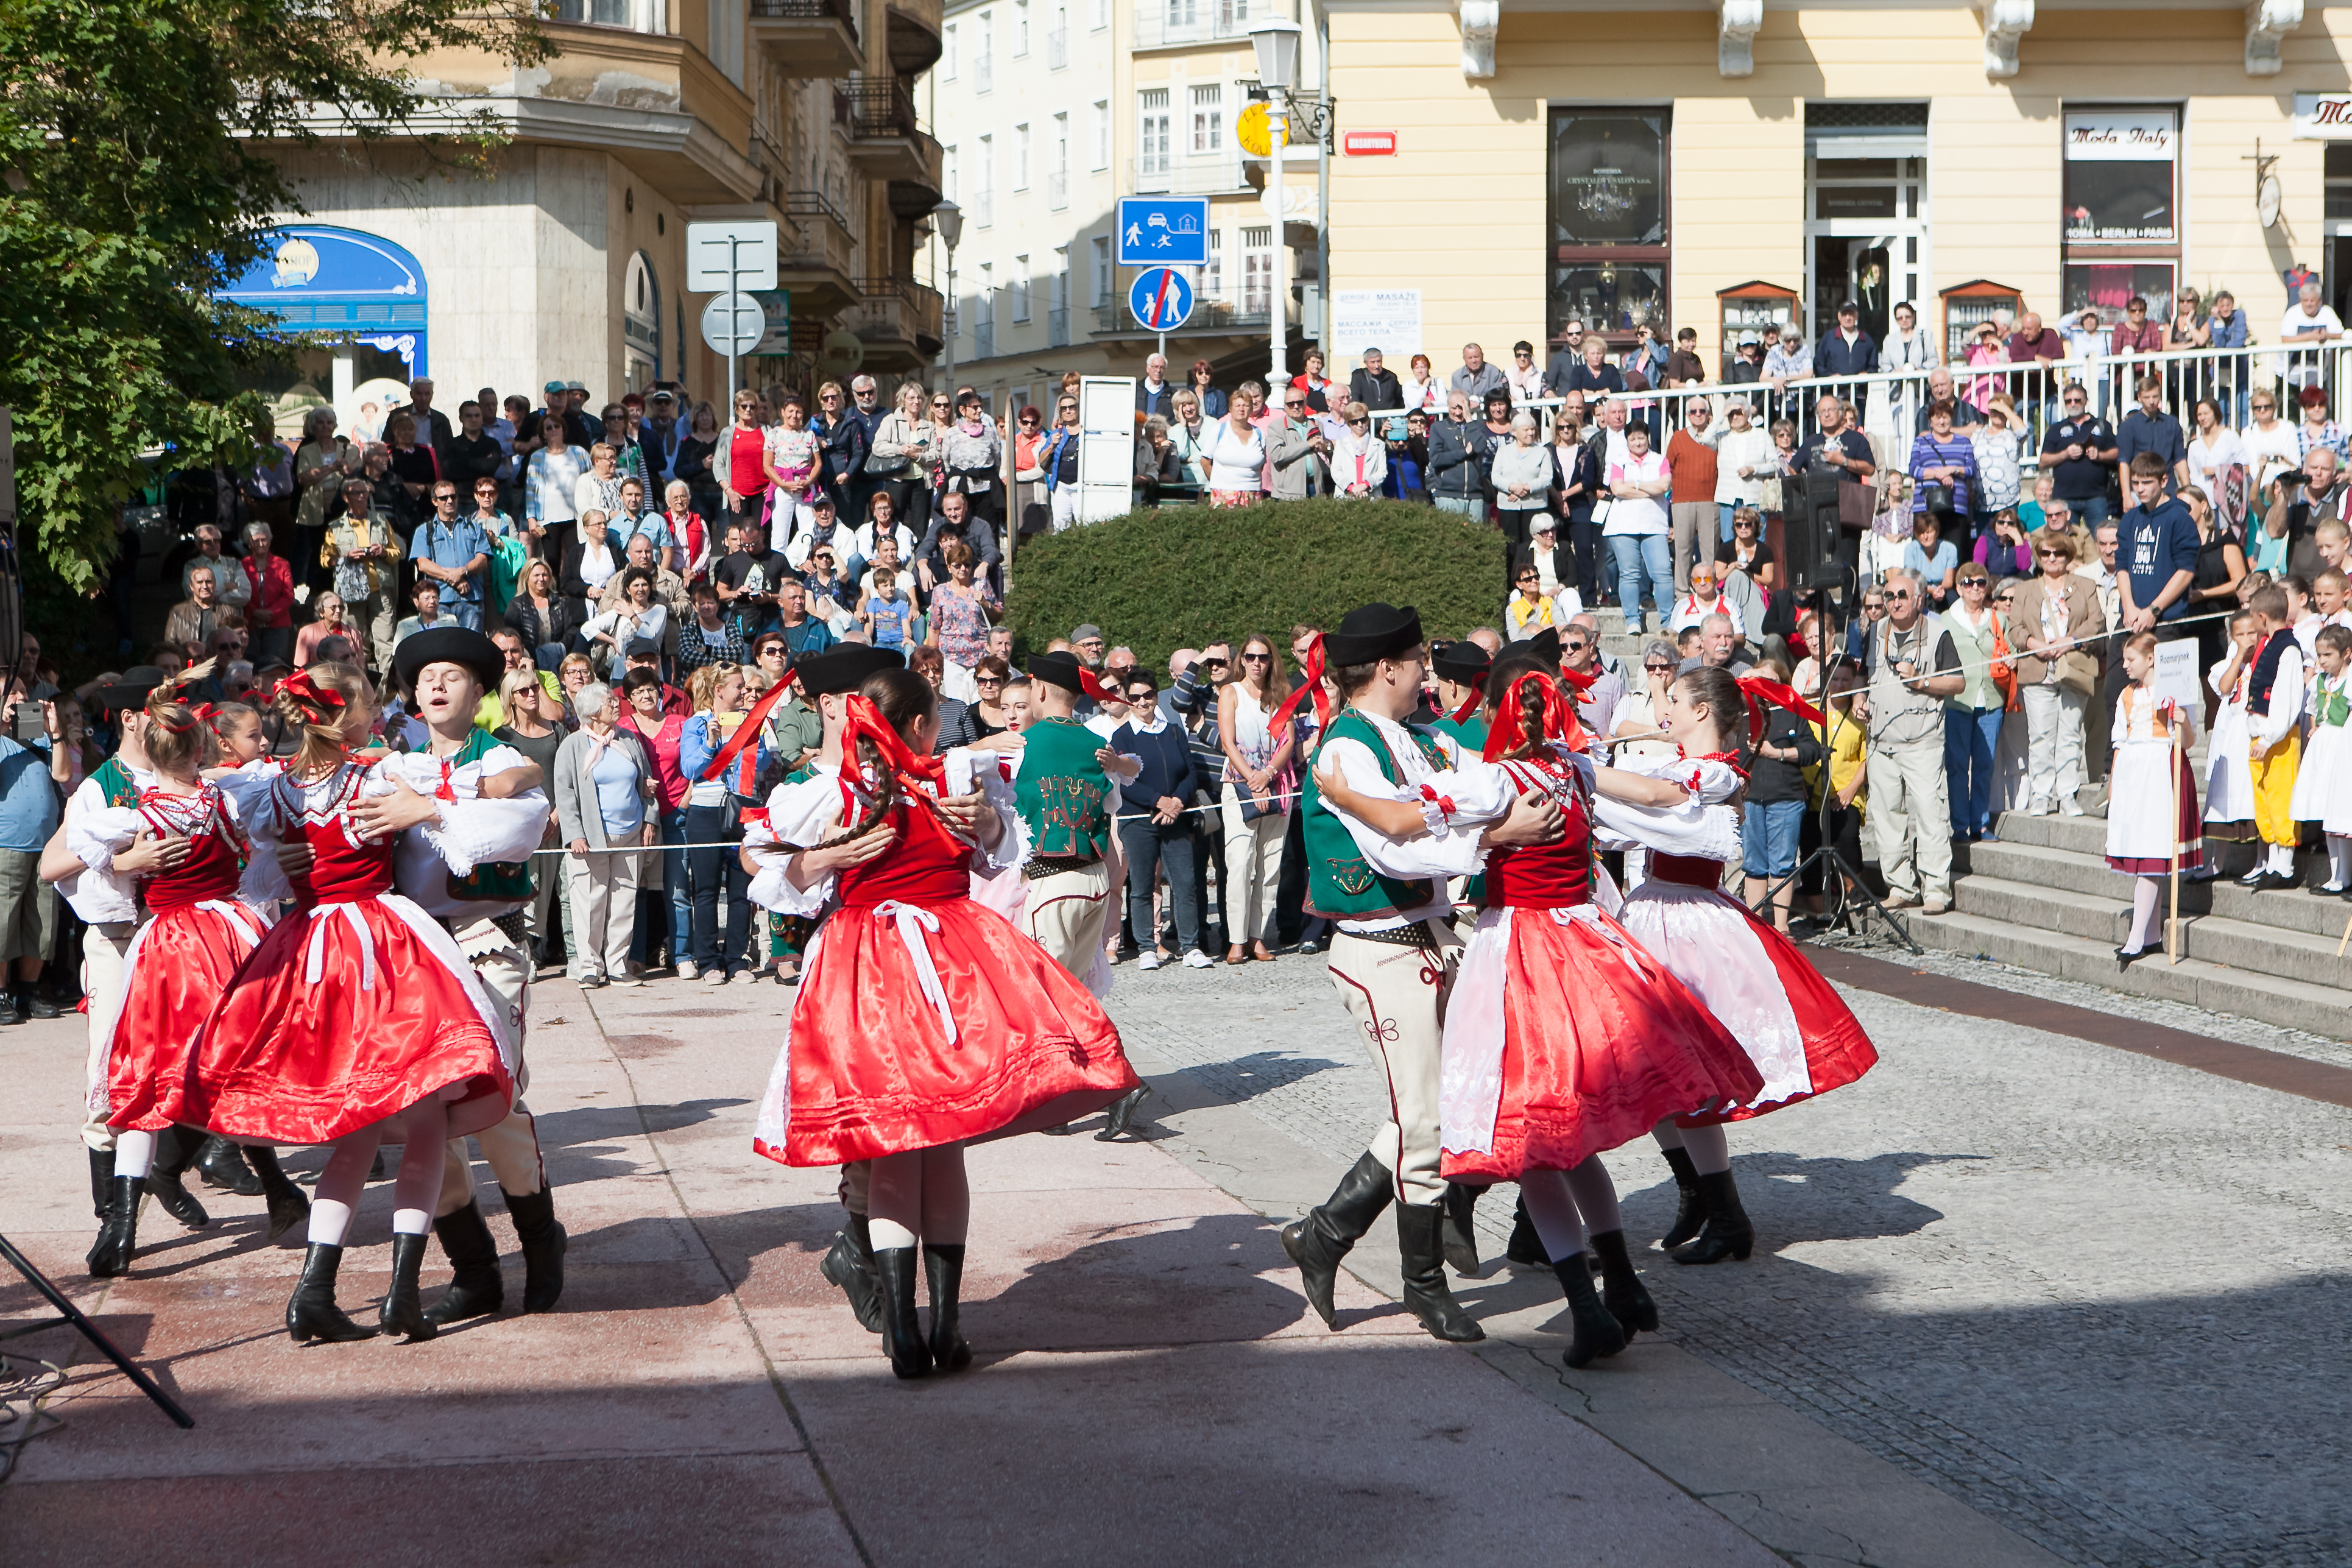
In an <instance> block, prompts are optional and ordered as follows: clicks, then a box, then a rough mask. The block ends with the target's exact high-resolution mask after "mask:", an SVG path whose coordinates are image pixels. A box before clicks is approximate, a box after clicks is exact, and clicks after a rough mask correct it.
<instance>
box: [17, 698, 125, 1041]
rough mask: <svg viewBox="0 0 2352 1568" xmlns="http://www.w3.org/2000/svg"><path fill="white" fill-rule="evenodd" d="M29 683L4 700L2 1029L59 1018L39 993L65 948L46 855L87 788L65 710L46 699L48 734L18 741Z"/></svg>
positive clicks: (43, 722) (43, 715) (44, 716)
mask: <svg viewBox="0 0 2352 1568" xmlns="http://www.w3.org/2000/svg"><path fill="white" fill-rule="evenodd" d="M24 679H25V677H24V676H23V675H21V674H19V675H16V676H14V677H13V678H11V679H9V680H8V681H7V682H6V683H5V684H6V691H5V696H0V718H5V720H6V721H8V722H7V724H6V726H5V730H0V964H5V967H6V971H7V974H6V978H7V979H8V980H9V981H10V982H11V983H12V984H9V986H8V988H7V989H6V990H5V991H0V1026H5V1025H10V1024H21V1023H23V1022H24V1021H25V1020H26V1018H28V1017H31V1018H54V1017H56V1016H58V1007H57V1005H56V1004H54V1003H52V1002H50V1001H49V1000H48V999H47V997H45V996H43V995H41V994H40V993H39V992H38V991H37V990H36V987H37V985H38V984H39V983H40V978H41V966H42V963H44V961H45V960H47V957H48V955H49V954H50V953H51V952H55V951H56V950H57V945H58V890H57V889H56V887H55V886H53V885H52V884H50V883H47V882H45V881H43V880H42V879H41V874H40V862H41V849H42V847H43V846H44V845H46V844H47V843H48V841H49V838H50V836H51V835H53V834H55V833H56V832H57V830H58V823H59V822H60V821H61V820H62V819H63V815H64V807H63V802H64V798H65V795H64V792H66V791H68V790H71V789H73V788H75V787H77V785H78V784H79V781H78V780H77V779H75V777H74V766H73V764H74V760H75V759H74V757H73V755H72V748H71V747H70V746H68V745H67V744H64V743H62V742H64V740H65V736H66V724H65V719H64V717H63V715H62V714H61V713H60V710H61V709H62V708H64V707H65V706H66V704H65V703H62V702H59V701H58V700H54V699H50V700H42V701H41V702H40V705H39V712H40V717H41V731H42V732H41V734H40V735H39V736H38V737H37V738H36V739H34V740H31V741H19V740H17V739H16V727H17V726H16V718H17V711H18V709H19V708H20V707H21V706H22V705H23V704H24V703H25V702H27V701H30V700H33V699H31V698H29V697H26V696H25V695H24V694H23V693H24V691H25V687H24V686H23V684H22V683H23V680H24ZM126 918H127V917H126Z"/></svg>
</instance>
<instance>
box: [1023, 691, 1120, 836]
mask: <svg viewBox="0 0 2352 1568" xmlns="http://www.w3.org/2000/svg"><path fill="white" fill-rule="evenodd" d="M1021 739H1022V742H1023V745H1022V748H1021V773H1020V776H1019V777H1017V778H1015V779H1014V780H1013V799H1014V801H1015V802H1017V803H1018V804H1019V805H1020V807H1021V819H1022V820H1023V821H1024V822H1026V823H1027V824H1028V825H1029V853H1030V854H1031V855H1033V856H1035V855H1050V856H1053V857H1055V858H1058V859H1071V860H1099V859H1101V858H1102V857H1103V852H1104V850H1105V849H1106V848H1108V847H1109V844H1110V779H1109V777H1108V775H1107V774H1106V773H1104V772H1103V769H1102V764H1101V763H1098V762H1097V761H1095V753H1096V752H1098V751H1100V750H1101V749H1102V743H1103V742H1102V737H1101V736H1099V735H1097V734H1096V733H1095V732H1094V731H1092V730H1089V729H1087V727H1086V726H1085V725H1084V724H1081V723H1079V722H1078V721H1076V720H1075V719H1038V720H1034V721H1031V722H1030V723H1029V724H1028V725H1026V726H1025V727H1024V728H1023V730H1022V731H1021Z"/></svg>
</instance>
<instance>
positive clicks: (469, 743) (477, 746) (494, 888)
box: [446, 730, 531, 904]
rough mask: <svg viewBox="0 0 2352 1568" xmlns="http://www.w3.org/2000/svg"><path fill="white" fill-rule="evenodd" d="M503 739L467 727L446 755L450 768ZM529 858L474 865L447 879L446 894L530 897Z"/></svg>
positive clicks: (481, 898)
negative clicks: (454, 751) (463, 740)
mask: <svg viewBox="0 0 2352 1568" xmlns="http://www.w3.org/2000/svg"><path fill="white" fill-rule="evenodd" d="M504 743H505V742H502V741H499V740H498V739H497V738H496V737H495V736H493V735H492V734H491V733H490V732H489V731H488V730H472V731H467V735H466V743H465V744H464V745H462V746H460V747H458V748H457V755H455V756H453V757H450V758H448V759H446V761H447V762H448V764H449V765H450V766H451V767H453V768H461V767H464V766H465V765H466V764H467V763H478V762H480V761H481V760H482V759H483V758H484V757H487V756H488V755H489V754H490V753H491V752H494V751H496V750H497V749H498V748H499V746H501V745H503V744H504ZM530 893H531V888H530V861H528V860H502V861H497V862H492V863H487V864H484V865H480V866H477V867H475V868H473V870H472V871H470V872H468V873H467V875H465V876H463V877H452V878H450V879H449V896H450V897H451V898H453V899H458V900H463V901H465V902H467V903H482V904H520V903H521V902H523V901H524V900H528V899H529V898H530Z"/></svg>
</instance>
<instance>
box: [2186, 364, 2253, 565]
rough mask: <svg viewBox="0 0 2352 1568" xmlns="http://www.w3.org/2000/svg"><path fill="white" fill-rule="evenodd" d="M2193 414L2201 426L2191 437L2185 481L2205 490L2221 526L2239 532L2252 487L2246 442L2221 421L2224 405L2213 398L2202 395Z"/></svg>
mask: <svg viewBox="0 0 2352 1568" xmlns="http://www.w3.org/2000/svg"><path fill="white" fill-rule="evenodd" d="M2189 417H2190V418H2191V419H2193V420H2194V421H2196V424H2197V429H2196V432H2195V434H2193V435H2191V436H2190V437H2189V442H2188V448H2187V452H2186V456H2185V460H2186V463H2187V477H2186V479H2184V480H2183V483H2184V485H2194V486H2196V487H2197V488H2198V489H2201V490H2203V491H2204V492H2205V494H2206V496H2207V498H2208V499H2209V500H2211V501H2212V503H2213V510H2214V513H2215V514H2216V515H2217V516H2219V517H2220V518H2221V525H2222V526H2223V527H2224V528H2227V529H2229V530H2230V531H2231V532H2233V533H2234V532H2239V531H2242V529H2243V527H2244V525H2245V521H2246V512H2247V510H2248V506H2247V498H2248V496H2249V495H2250V493H2251V491H2252V484H2251V482H2250V481H2251V473H2250V469H2251V465H2250V464H2249V462H2248V461H2247V456H2246V444H2245V443H2244V442H2243V441H2242V440H2240V439H2239V438H2238V434H2237V432H2236V431H2234V430H2232V429H2231V428H2230V427H2229V426H2227V425H2224V424H2223V423H2221V404H2220V403H2219V402H2217V401H2216V400H2215V399H2213V398H2210V397H2200V398H2199V399H2198V400H2197V404H2196V406H2195V407H2194V408H2192V409H2191V410H2190V411H2189Z"/></svg>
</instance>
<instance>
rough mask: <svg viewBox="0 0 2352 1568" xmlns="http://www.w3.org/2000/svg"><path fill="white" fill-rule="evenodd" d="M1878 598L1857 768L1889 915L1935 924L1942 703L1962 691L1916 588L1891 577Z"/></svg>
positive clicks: (1942, 885) (1938, 626) (1943, 824)
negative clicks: (1865, 742)
mask: <svg viewBox="0 0 2352 1568" xmlns="http://www.w3.org/2000/svg"><path fill="white" fill-rule="evenodd" d="M1882 592H1883V594H1884V596H1885V603H1886V618H1885V620H1884V621H1882V622H1880V623H1878V625H1877V626H1875V627H1874V629H1873V630H1872V631H1871V633H1870V634H1869V635H1868V637H1867V638H1866V639H1865V642H1864V649H1863V669H1864V675H1865V678H1866V679H1867V681H1868V686H1869V700H1870V744H1869V749H1868V752H1867V753H1866V756H1865V759H1864V767H1865V770H1866V772H1867V773H1868V775H1869V779H1870V807H1871V809H1870V815H1871V819H1872V826H1874V828H1875V829H1876V832H1877V838H1878V859H1879V867H1880V869H1881V871H1882V872H1883V874H1884V875H1885V878H1886V886H1887V890H1888V899H1887V902H1888V903H1889V904H1890V905H1891V906H1893V907H1895V908H1896V909H1904V908H1908V907H1910V906H1912V905H1915V904H1918V905H1921V906H1922V907H1923V908H1924V909H1925V910H1926V912H1927V913H1928V914H1930V915H1939V914H1942V913H1944V912H1945V911H1946V910H1949V909H1950V908H1951V907H1952V889H1951V878H1952V841H1951V815H1952V814H1951V795H1950V790H1949V787H1948V779H1947V775H1946V773H1945V771H1944V744H1945V742H1944V725H1945V721H1944V701H1945V699H1947V698H1948V697H1950V696H1952V695H1953V694H1954V693H1956V692H1958V691H1959V690H1960V689H1962V688H1963V687H1964V686H1965V685H1966V684H1967V682H1966V680H1965V679H1964V678H1963V677H1962V675H1961V674H1960V658H1959V652H1958V649H1957V648H1955V647H1953V645H1952V639H1951V637H1950V634H1948V632H1946V631H1945V629H1944V626H1943V623H1942V621H1941V619H1940V618H1938V617H1937V616H1933V615H1929V614H1927V613H1926V612H1925V610H1924V609H1923V607H1922V599H1921V595H1920V590H1919V584H1918V582H1917V580H1916V579H1915V578H1913V577H1912V576H1911V575H1910V574H1908V573H1906V572H1890V573H1888V574H1886V581H1885V584H1884V586H1883V589H1882Z"/></svg>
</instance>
